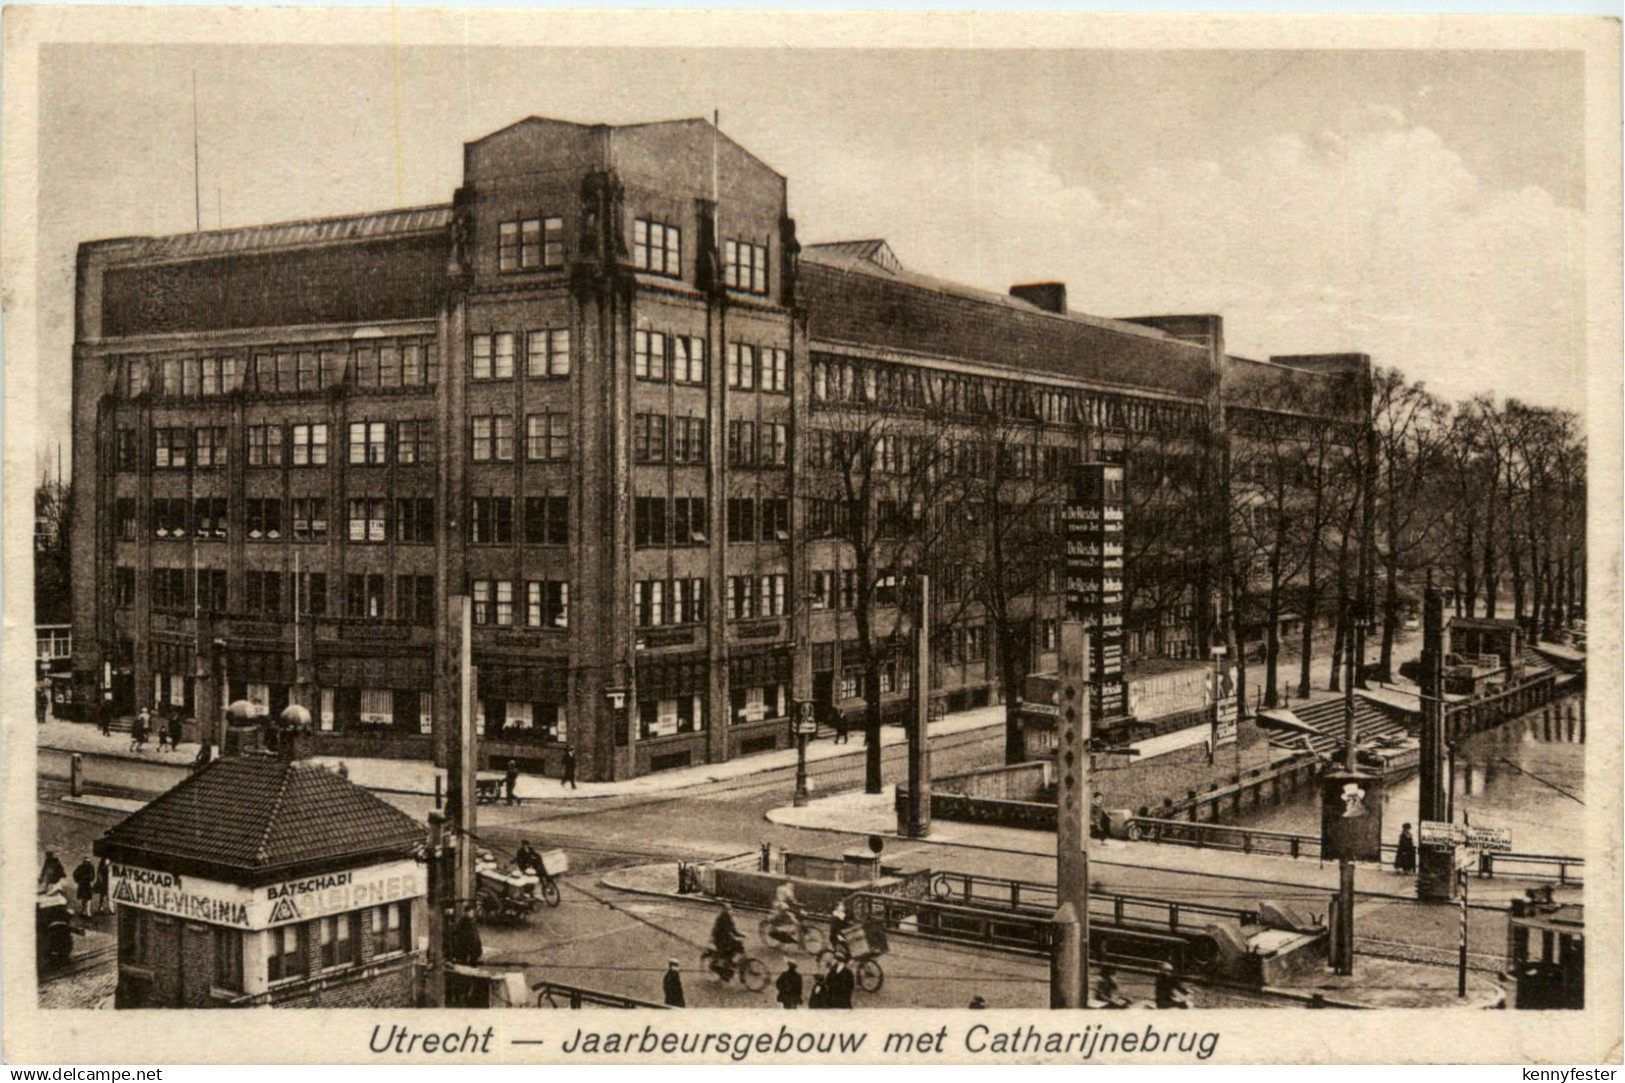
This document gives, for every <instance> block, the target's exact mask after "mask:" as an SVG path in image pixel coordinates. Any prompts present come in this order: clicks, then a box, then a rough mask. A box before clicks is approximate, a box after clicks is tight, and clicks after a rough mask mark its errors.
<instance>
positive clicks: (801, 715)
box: [796, 699, 818, 737]
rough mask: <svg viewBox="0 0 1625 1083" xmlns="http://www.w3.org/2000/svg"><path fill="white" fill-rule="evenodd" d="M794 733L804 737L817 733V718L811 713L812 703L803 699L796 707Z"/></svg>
mask: <svg viewBox="0 0 1625 1083" xmlns="http://www.w3.org/2000/svg"><path fill="white" fill-rule="evenodd" d="M796 733H797V734H800V735H802V736H806V737H812V736H816V735H817V733H818V718H817V716H816V715H815V714H814V713H813V702H812V700H810V699H804V700H802V701H801V702H800V703H799V704H797V705H796Z"/></svg>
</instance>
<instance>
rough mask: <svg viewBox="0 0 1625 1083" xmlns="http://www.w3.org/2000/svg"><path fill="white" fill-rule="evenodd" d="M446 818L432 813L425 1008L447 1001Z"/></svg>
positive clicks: (424, 989) (430, 822)
mask: <svg viewBox="0 0 1625 1083" xmlns="http://www.w3.org/2000/svg"><path fill="white" fill-rule="evenodd" d="M445 844H446V817H445V816H444V815H443V814H441V813H440V812H438V811H433V812H430V813H429V854H428V866H429V905H428V908H427V909H428V911H429V953H428V958H427V959H425V960H424V966H423V969H424V982H423V1000H424V1007H427V1008H442V1007H445V1004H446V900H445V894H446V883H445V880H446V864H445Z"/></svg>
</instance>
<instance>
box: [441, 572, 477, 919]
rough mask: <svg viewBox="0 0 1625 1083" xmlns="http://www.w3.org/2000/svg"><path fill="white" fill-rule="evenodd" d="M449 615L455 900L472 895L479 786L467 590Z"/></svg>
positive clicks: (449, 790)
mask: <svg viewBox="0 0 1625 1083" xmlns="http://www.w3.org/2000/svg"><path fill="white" fill-rule="evenodd" d="M450 606H451V617H452V620H453V621H454V622H455V623H456V627H457V639H458V643H457V685H458V711H457V715H458V718H457V740H455V741H453V742H451V744H450V747H449V748H448V749H447V753H448V755H447V757H446V808H447V811H448V812H450V813H451V816H452V819H453V821H454V822H453V823H452V825H451V827H452V831H453V834H454V836H455V839H456V841H457V842H458V843H460V844H461V845H459V846H458V848H457V865H456V874H455V876H454V877H453V884H452V892H451V894H452V897H453V899H454V900H455V901H456V902H458V903H461V902H467V901H471V900H472V899H473V898H474V850H475V847H474V831H475V817H474V808H475V806H476V805H477V804H478V803H479V802H478V800H477V795H478V789H477V788H476V787H475V785H474V769H475V766H476V764H477V761H478V751H477V749H476V747H475V733H474V663H473V639H474V636H473V630H474V606H473V600H472V599H471V598H469V596H468V595H466V594H459V595H457V596H455V597H453V598H452V599H450Z"/></svg>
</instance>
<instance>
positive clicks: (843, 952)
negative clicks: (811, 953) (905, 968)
mask: <svg viewBox="0 0 1625 1083" xmlns="http://www.w3.org/2000/svg"><path fill="white" fill-rule="evenodd" d="M836 959H844V960H845V961H846V962H847V964H848V965H849V966H851V967H852V972H853V973H854V974H855V975H857V979H858V988H859V989H862V990H863V991H864V992H865V993H878V992H880V987H881V986H882V985H885V984H886V971H885V968H884V967H882V966H881V965H880V957H879V953H876V952H868V953H864V954H861V955H858V956H856V957H854V956H853V954H852V952H851V950H850V949H849V948H848V947H847V946H846V945H844V944H843V945H839V946H837V947H835V948H825V949H824V950H823V951H821V952H819V953H818V969H819V970H828V969H829V967H830V964H831V963H833V962H834V961H835V960H836Z"/></svg>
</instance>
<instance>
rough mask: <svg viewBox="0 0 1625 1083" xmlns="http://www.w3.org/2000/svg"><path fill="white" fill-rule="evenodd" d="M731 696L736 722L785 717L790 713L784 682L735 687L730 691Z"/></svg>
mask: <svg viewBox="0 0 1625 1083" xmlns="http://www.w3.org/2000/svg"><path fill="white" fill-rule="evenodd" d="M729 696H730V698H731V699H732V701H733V720H734V722H735V723H741V722H762V721H765V720H767V719H770V718H785V717H788V716H789V713H790V699H789V695H788V690H787V689H786V688H785V686H784V685H782V684H769V685H755V686H752V687H748V688H734V689H731V690H730V691H729Z"/></svg>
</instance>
